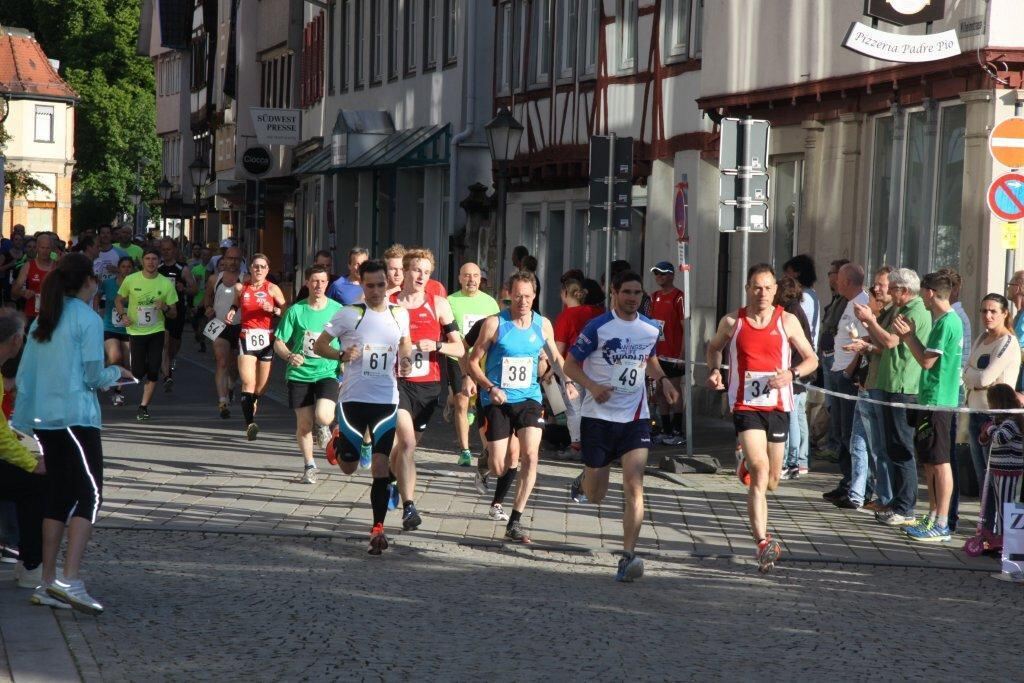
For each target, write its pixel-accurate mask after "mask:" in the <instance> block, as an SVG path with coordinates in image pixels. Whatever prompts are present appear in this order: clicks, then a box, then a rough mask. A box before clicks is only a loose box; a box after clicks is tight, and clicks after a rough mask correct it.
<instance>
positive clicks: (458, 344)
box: [391, 249, 466, 531]
mask: <svg viewBox="0 0 1024 683" xmlns="http://www.w3.org/2000/svg"><path fill="white" fill-rule="evenodd" d="M402 267H403V279H402V289H401V290H400V291H398V292H395V293H394V294H392V295H391V303H393V304H398V305H399V306H401V307H402V308H404V309H406V310H407V311H408V312H409V333H410V334H409V336H410V338H411V339H412V347H413V352H412V367H411V368H410V369H409V374H408V375H405V376H403V377H399V378H398V418H397V424H396V426H395V444H394V447H393V448H392V450H391V470H392V471H393V472H394V473H395V476H396V477H397V478H398V492H399V494H400V495H401V497H402V528H404V529H405V530H406V531H411V530H413V529H415V528H417V527H418V526H419V525H420V522H421V519H420V515H419V513H418V512H417V511H416V505H415V504H414V501H413V498H414V497H415V495H416V463H415V461H414V460H413V456H414V454H415V452H416V444H417V443H418V442H419V440H420V436H421V435H422V434H423V431H424V430H425V429H426V428H427V423H429V422H430V418H431V416H432V415H433V414H434V408H436V407H437V397H438V395H439V394H440V392H441V366H440V363H439V362H438V359H439V358H441V356H442V354H443V355H446V356H450V357H452V358H460V357H461V356H462V355H463V354H464V353H465V352H466V350H465V347H464V346H463V345H462V340H461V339H460V338H459V328H458V326H457V325H456V324H455V316H454V314H453V313H452V307H451V305H450V304H449V303H448V300H447V299H445V298H444V297H440V296H435V295H432V294H430V293H428V292H427V291H426V289H427V283H428V282H429V281H430V274H431V273H432V272H433V271H434V254H433V253H431V251H430V250H429V249H409V250H408V251H406V252H405V255H404V256H403V257H402Z"/></svg>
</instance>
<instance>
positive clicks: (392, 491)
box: [388, 482, 402, 510]
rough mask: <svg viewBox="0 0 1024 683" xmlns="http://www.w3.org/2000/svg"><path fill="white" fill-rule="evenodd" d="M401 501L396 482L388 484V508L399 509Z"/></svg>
mask: <svg viewBox="0 0 1024 683" xmlns="http://www.w3.org/2000/svg"><path fill="white" fill-rule="evenodd" d="M401 502H402V501H400V500H399V498H398V486H397V485H396V484H395V483H394V482H392V483H390V484H388V510H397V509H398V508H399V506H400V504H401Z"/></svg>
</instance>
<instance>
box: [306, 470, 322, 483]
mask: <svg viewBox="0 0 1024 683" xmlns="http://www.w3.org/2000/svg"><path fill="white" fill-rule="evenodd" d="M319 472H320V470H318V469H317V468H316V467H307V468H306V469H305V471H303V473H302V483H303V484H315V483H316V475H317V473H319Z"/></svg>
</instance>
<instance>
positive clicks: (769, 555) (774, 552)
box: [757, 534, 782, 574]
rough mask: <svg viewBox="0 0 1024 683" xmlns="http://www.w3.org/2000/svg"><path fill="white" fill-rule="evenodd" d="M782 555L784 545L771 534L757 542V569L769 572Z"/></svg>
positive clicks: (763, 572) (765, 572) (764, 572)
mask: <svg viewBox="0 0 1024 683" xmlns="http://www.w3.org/2000/svg"><path fill="white" fill-rule="evenodd" d="M780 555H782V547H781V546H779V544H778V543H777V542H776V541H775V539H774V538H772V535H771V534H768V536H766V537H765V539H764V540H763V541H761V542H760V543H758V544H757V571H759V572H761V573H762V574H767V573H768V572H770V571H771V570H772V569H773V568H774V567H775V563H776V562H777V561H778V559H779V556H780Z"/></svg>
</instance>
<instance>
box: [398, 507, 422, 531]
mask: <svg viewBox="0 0 1024 683" xmlns="http://www.w3.org/2000/svg"><path fill="white" fill-rule="evenodd" d="M422 523H423V520H422V519H421V518H420V513H419V512H417V511H416V506H415V505H413V504H412V503H410V504H409V506H408V507H406V508H405V510H404V511H403V512H402V528H403V529H405V530H406V531H415V530H416V529H418V528H419V526H420V524H422Z"/></svg>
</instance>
